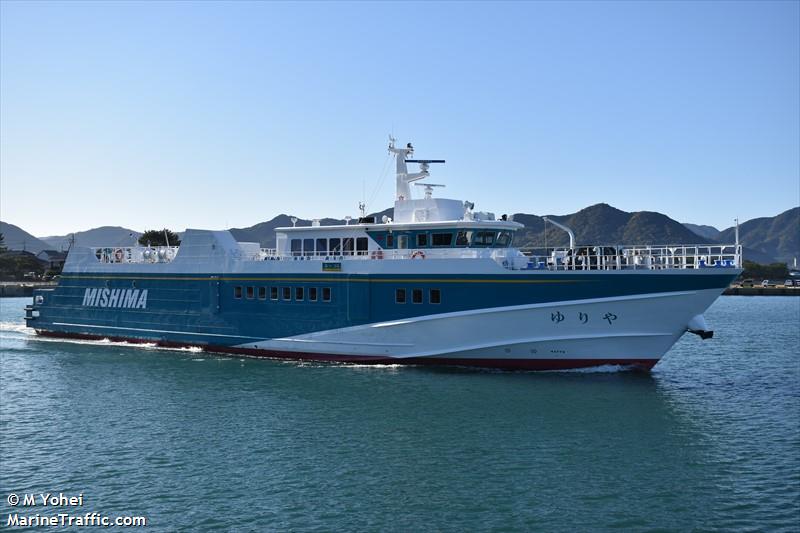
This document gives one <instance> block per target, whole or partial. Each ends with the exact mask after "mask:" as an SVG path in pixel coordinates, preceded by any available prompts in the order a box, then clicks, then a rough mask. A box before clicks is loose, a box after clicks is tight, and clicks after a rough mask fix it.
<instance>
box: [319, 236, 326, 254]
mask: <svg viewBox="0 0 800 533" xmlns="http://www.w3.org/2000/svg"><path fill="white" fill-rule="evenodd" d="M317 255H328V239H317Z"/></svg>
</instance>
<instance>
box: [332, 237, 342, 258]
mask: <svg viewBox="0 0 800 533" xmlns="http://www.w3.org/2000/svg"><path fill="white" fill-rule="evenodd" d="M330 244H331V248H330V250H331V254H332V255H340V254H341V253H342V240H341V239H331V240H330Z"/></svg>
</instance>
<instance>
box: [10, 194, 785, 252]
mask: <svg viewBox="0 0 800 533" xmlns="http://www.w3.org/2000/svg"><path fill="white" fill-rule="evenodd" d="M392 214H393V209H392V208H388V209H384V210H383V211H379V212H377V213H373V214H371V215H369V216H375V218H376V220H377V221H380V220H381V219H382V217H383V216H390V217H391V216H392ZM545 216H547V217H548V218H550V219H552V220H554V221H557V222H560V223H562V224H566V225H567V226H569V227H571V228H572V229H573V231H574V232H575V236H576V240H577V244H578V245H581V244H592V245H594V244H598V245H620V244H625V245H636V244H653V245H665V244H733V243H734V240H735V229H734V228H733V227H731V228H726V229H725V230H723V231H719V230H717V229H716V228H714V227H713V226H701V225H697V224H688V223H680V222H678V221H676V220H674V219H672V218H670V217H669V216H667V215H665V214H663V213H659V212H655V211H633V212H627V211H622V210H621V209H617V208H616V207H613V206H611V205H609V204H606V203H598V204H594V205H591V206H588V207H585V208H583V209H581V210H579V211H576V212H575V213H570V214H566V215H545ZM292 218H293V217H292V216H291V215H288V214H283V213H282V214H279V215H277V216H275V217H273V218H272V219H270V220H266V221H263V222H259V223H257V224H254V225H252V226H248V227H242V228H230V230H229V231H230V232H231V234H233V236H234V238H236V239H237V240H239V241H247V242H258V243H259V244H260V245H261V246H263V247H266V248H273V247H275V229H276V228H279V227H291V226H292ZM513 220H515V221H516V222H520V223H521V224H523V225H524V226H525V227H524V228H521V229H520V230H519V231H518V232H517V235H516V237H515V241H514V242H515V245H516V246H519V247H521V248H541V247H544V246H545V244H546V245H547V246H564V245H567V244H568V237H567V234H566V233H565V232H564V231H562V230H561V229H559V228H557V227H555V226H554V225H552V224H547V226H546V227H545V223H544V218H543V217H542V216H540V215H535V214H531V213H516V214H514V215H513ZM311 223H312V221H311V220H306V219H301V218H297V219H296V224H297V226H310V225H311ZM320 224H321V225H323V226H329V225H334V224H345V221H344V220H342V219H336V218H323V219H320ZM693 227H694V228H696V229H698V231H701V232H702V233H703V234H699V233H697V232H696V231H693V230H692V228H693ZM6 228H8V229H9V231H8V233H7V232H6ZM0 230H2V231H3V233H4V234H6V233H7V235H6V245H7V246H8V247H9V248H10V249H21V247H22V245H25V246H26V247H27V249H28V250H30V251H33V252H34V253H38V252H39V251H41V250H42V249H56V250H58V249H62V248H64V249H66V247H67V246H68V239H69V237H68V236H52V237H45V238H42V239H38V238H36V237H34V236H33V235H31V234H29V233H27V232H25V231H24V230H22V229H21V228H19V227H17V226H14V225H13V224H8V223H5V222H3V223H2V226H0ZM713 231H717V232H718V236H717V238H711V237H710V234H712V233H713ZM74 235H75V243H76V244H77V245H79V246H91V245H98V246H99V245H107V246H128V245H130V244H132V243H133V242H134V241H135V238H136V237H138V236H139V235H141V233H140V232H138V231H135V230H131V229H129V228H123V227H120V226H101V227H99V228H92V229H90V230H86V231H81V232H76V233H75V234H74ZM739 236H740V243H741V244H742V245H743V247H744V252H743V253H744V256H745V258H746V259H748V260H751V261H755V262H758V263H773V262H786V263H791V261H792V260H793V259H794V258H795V257H800V207H795V208H792V209H789V210H787V211H784V212H783V213H780V214H778V215H776V216H774V217H759V218H756V219H752V220H748V221H746V222H744V223H742V224H740V226H739Z"/></svg>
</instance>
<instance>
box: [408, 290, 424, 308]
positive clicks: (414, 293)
mask: <svg viewBox="0 0 800 533" xmlns="http://www.w3.org/2000/svg"><path fill="white" fill-rule="evenodd" d="M417 296H419V298H418V297H417ZM422 296H423V292H422V289H411V303H412V304H421V303H422V302H423V300H422ZM418 300H419V301H418Z"/></svg>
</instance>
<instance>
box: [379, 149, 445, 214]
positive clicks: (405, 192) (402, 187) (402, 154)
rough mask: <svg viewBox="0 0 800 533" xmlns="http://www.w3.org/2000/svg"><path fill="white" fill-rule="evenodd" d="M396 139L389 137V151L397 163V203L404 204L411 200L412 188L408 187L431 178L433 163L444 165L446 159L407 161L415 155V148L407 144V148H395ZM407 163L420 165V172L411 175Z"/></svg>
mask: <svg viewBox="0 0 800 533" xmlns="http://www.w3.org/2000/svg"><path fill="white" fill-rule="evenodd" d="M395 142H396V139H395V138H394V137H391V136H390V137H389V151H390V152H391V153H393V154H394V155H395V159H396V161H397V192H396V194H395V201H398V202H402V201H405V200H410V199H411V188H410V187H409V186H408V184H409V183H412V182H414V181H417V180H421V179H424V178H427V177H428V176H430V171H429V170H428V169H429V168H430V165H431V163H444V159H407V158H408V157H412V156H413V155H414V146H412V144H411V143H408V144H406V147H405V148H395ZM407 163H418V164H419V166H420V172H414V173H409V172H408V166H407V165H406V164H407Z"/></svg>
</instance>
